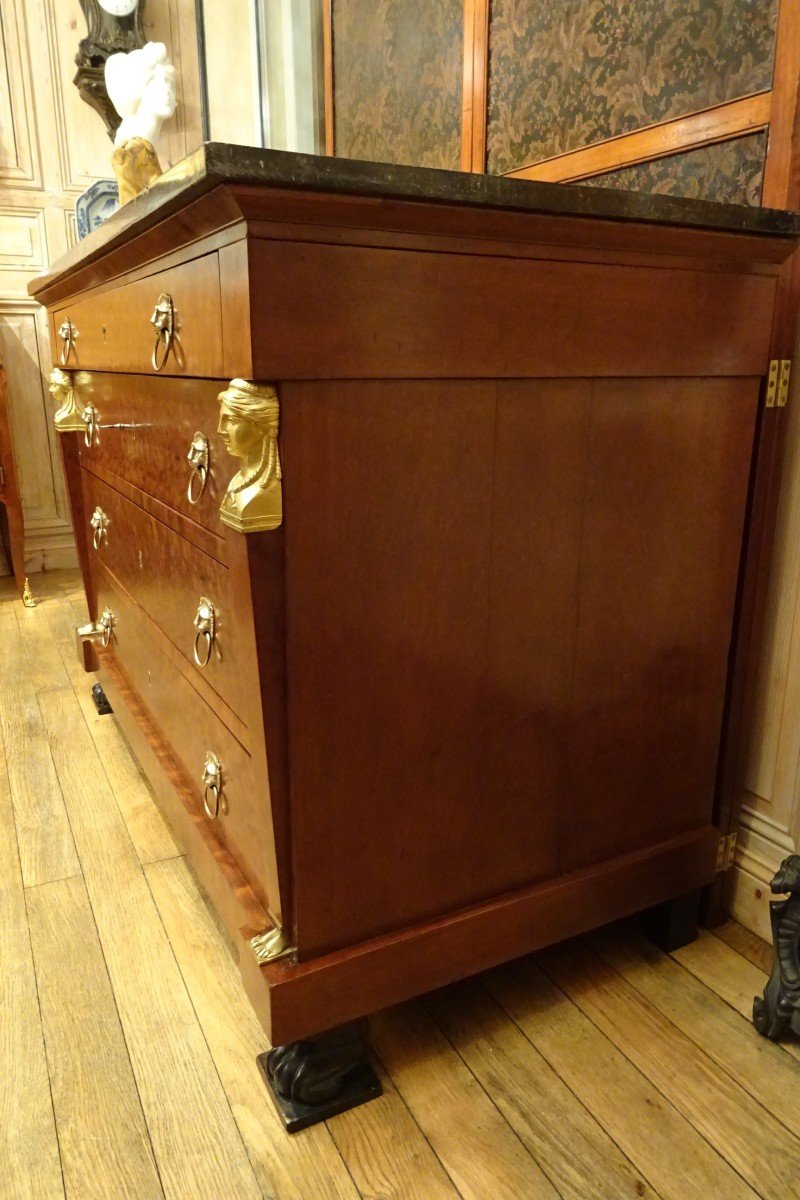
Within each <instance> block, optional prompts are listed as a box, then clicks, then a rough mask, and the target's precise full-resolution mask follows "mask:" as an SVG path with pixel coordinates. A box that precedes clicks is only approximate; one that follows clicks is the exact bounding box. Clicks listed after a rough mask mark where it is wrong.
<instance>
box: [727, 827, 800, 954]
mask: <svg viewBox="0 0 800 1200" xmlns="http://www.w3.org/2000/svg"><path fill="white" fill-rule="evenodd" d="M794 853H795V845H794V842H793V840H792V838H791V835H790V834H789V832H788V831H787V830H786V829H785V828H783V826H781V825H778V824H777V823H776V822H775V821H772V820H771V819H770V818H769V817H765V816H764V815H763V814H762V813H759V812H756V811H755V810H754V809H751V808H749V807H747V806H745V807H744V808H743V809H742V818H741V824H740V826H739V831H738V837H737V845H736V861H735V863H734V867H733V870H732V871H731V878H730V884H729V887H730V891H729V902H730V913H731V916H732V917H733V918H734V920H736V921H738V922H739V924H740V925H744V927H745V928H746V929H750V930H752V932H753V933H757V934H758V936H759V937H762V938H764V939H765V941H768V942H771V941H772V926H771V924H770V916H769V902H770V900H771V899H772V893H771V892H770V887H769V885H770V880H771V879H772V877H773V875H774V874H775V872H776V871H777V869H778V867H779V866H780V865H781V863H782V862H783V860H784V858H786V856H787V854H794Z"/></svg>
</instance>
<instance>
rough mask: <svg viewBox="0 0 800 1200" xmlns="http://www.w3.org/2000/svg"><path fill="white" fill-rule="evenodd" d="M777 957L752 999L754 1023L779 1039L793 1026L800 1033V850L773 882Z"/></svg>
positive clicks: (761, 1031) (760, 1030)
mask: <svg viewBox="0 0 800 1200" xmlns="http://www.w3.org/2000/svg"><path fill="white" fill-rule="evenodd" d="M770 889H771V890H772V892H773V893H774V894H775V895H782V894H783V893H785V892H788V893H789V895H788V896H787V898H786V899H785V900H772V901H770V906H769V910H770V918H771V921H772V941H773V944H774V946H775V961H774V963H773V964H772V971H771V973H770V977H769V979H768V980H767V984H766V987H765V988H764V994H763V996H756V998H755V999H754V1001H753V1024H754V1025H755V1027H756V1029H757V1030H758V1032H759V1033H763V1035H764V1037H768V1038H771V1039H772V1040H773V1041H777V1040H778V1039H779V1038H781V1037H783V1036H784V1034H786V1033H788V1031H789V1030H790V1029H791V1030H792V1031H793V1032H794V1033H796V1034H798V1035H800V854H790V855H789V857H788V858H785V859H784V860H783V862H782V863H781V865H780V867H779V868H778V872H777V874H776V875H775V877H774V879H773V880H772V882H771V883H770Z"/></svg>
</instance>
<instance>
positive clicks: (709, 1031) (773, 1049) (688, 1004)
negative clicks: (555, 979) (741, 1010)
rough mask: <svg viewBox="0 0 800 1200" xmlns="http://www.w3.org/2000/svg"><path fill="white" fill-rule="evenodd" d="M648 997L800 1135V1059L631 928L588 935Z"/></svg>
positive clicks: (760, 1101) (624, 976) (616, 969)
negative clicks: (798, 1097)
mask: <svg viewBox="0 0 800 1200" xmlns="http://www.w3.org/2000/svg"><path fill="white" fill-rule="evenodd" d="M587 940H588V941H589V944H590V945H591V946H592V948H593V949H594V950H596V951H597V952H598V953H599V954H600V955H601V956H602V957H603V958H604V959H605V960H606V962H608V963H609V965H610V966H612V967H613V968H614V970H615V971H618V972H619V974H620V975H622V976H623V978H624V979H625V980H626V981H627V982H628V983H629V984H630V985H631V986H632V987H634V988H636V990H637V991H638V992H639V993H640V994H641V995H642V996H644V997H645V999H646V1000H647V1001H648V1002H649V1003H650V1004H652V1005H653V1007H654V1008H657V1009H658V1010H659V1012H661V1013H663V1014H664V1016H665V1017H667V1018H668V1020H670V1021H671V1022H672V1023H673V1025H675V1026H677V1028H678V1029H680V1030H681V1032H682V1033H684V1034H686V1036H687V1037H688V1038H690V1039H691V1040H692V1041H693V1042H694V1043H695V1044H696V1045H697V1046H699V1047H700V1048H701V1049H702V1050H703V1052H704V1053H705V1054H707V1055H708V1056H709V1058H712V1059H713V1060H714V1062H716V1063H717V1064H718V1065H719V1066H720V1067H722V1068H723V1070H725V1071H727V1072H728V1074H729V1075H731V1076H732V1077H733V1078H734V1079H735V1080H736V1082H737V1083H739V1084H740V1085H741V1086H742V1087H743V1088H744V1089H745V1091H748V1092H749V1093H750V1095H751V1096H753V1097H755V1099H756V1100H758V1101H759V1103H760V1104H763V1105H764V1107H765V1108H766V1109H767V1110H768V1111H769V1112H770V1113H772V1114H773V1116H775V1117H777V1118H778V1120H779V1121H781V1122H782V1124H784V1125H786V1127H787V1128H788V1129H790V1130H791V1132H792V1133H793V1134H794V1135H795V1136H796V1137H800V1109H799V1108H798V1107H797V1106H796V1105H788V1104H787V1103H786V1097H787V1096H788V1095H792V1094H796V1093H800V1063H797V1062H796V1061H795V1060H794V1059H792V1058H790V1056H789V1055H788V1054H784V1053H783V1051H782V1050H781V1048H780V1047H779V1046H776V1045H775V1044H774V1043H773V1042H770V1041H769V1040H768V1039H767V1038H763V1037H760V1036H759V1035H758V1034H757V1033H756V1031H755V1029H754V1028H753V1026H752V1024H750V1022H748V1021H745V1020H743V1018H742V1017H741V1016H740V1015H739V1014H738V1013H736V1012H734V1010H733V1009H732V1008H729V1007H728V1006H727V1005H720V1004H719V1003H718V1002H717V1001H716V998H715V997H714V995H713V993H711V992H710V991H709V989H708V988H707V987H706V985H705V984H703V983H701V982H700V981H699V980H698V979H696V977H695V976H694V975H692V974H691V973H690V972H689V971H687V970H686V968H685V967H682V966H681V965H680V963H678V962H676V961H675V960H674V959H672V958H670V957H669V956H668V955H666V954H662V953H661V951H660V950H658V949H657V948H656V947H655V946H654V945H653V944H652V942H648V941H647V939H646V938H644V937H642V936H641V935H640V934H636V933H635V932H633V931H632V930H630V929H627V928H626V929H620V928H615V929H608V930H603V931H602V932H601V933H599V934H597V935H594V936H592V937H590V938H588V939H587Z"/></svg>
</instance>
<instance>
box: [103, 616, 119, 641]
mask: <svg viewBox="0 0 800 1200" xmlns="http://www.w3.org/2000/svg"><path fill="white" fill-rule="evenodd" d="M116 623H117V618H116V617H115V616H114V614H113V612H112V611H111V609H110V608H104V609H103V615H102V616H101V618H100V628H101V629H102V631H103V637H102V645H103V646H107V645H108V643H109V642H110V641H111V638H112V637H113V635H114V626H115V625H116Z"/></svg>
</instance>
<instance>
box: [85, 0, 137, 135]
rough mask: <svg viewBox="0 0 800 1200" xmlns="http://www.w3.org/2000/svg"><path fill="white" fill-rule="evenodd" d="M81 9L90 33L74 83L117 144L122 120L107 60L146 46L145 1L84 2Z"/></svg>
mask: <svg viewBox="0 0 800 1200" xmlns="http://www.w3.org/2000/svg"><path fill="white" fill-rule="evenodd" d="M81 8H82V9H83V15H84V16H85V17H86V24H87V25H88V27H89V29H88V33H87V35H86V37H85V38H82V39H81V42H80V45H79V47H78V53H77V54H76V55H75V63H76V65H77V67H78V72H77V74H76V76H75V79H74V80H73V82H74V84H75V86H76V87H77V89H78V91H79V92H80V94H81V96H82V97H83V99H84V100H85V101H86V103H87V104H88V105H89V106H90V107H91V108H93V109H94V110H95V111H96V112H98V113H99V114H100V116H101V117H102V119H103V124H104V125H105V127H106V130H107V132H108V136H109V137H110V138H111V139H112V141H113V138H114V134H115V133H116V132H117V129H118V127H119V123H120V120H121V117H120V116H119V113H118V112H117V111H116V109H115V108H114V105H113V104H112V103H111V101H110V100H109V98H108V92H107V91H106V82H105V66H106V59H107V58H108V56H109V55H110V54H119V53H125V54H128V53H129V52H130V51H131V50H139V49H141V47H142V46H143V45H144V44H145V41H146V38H145V36H144V29H143V27H142V10H143V9H144V0H81Z"/></svg>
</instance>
